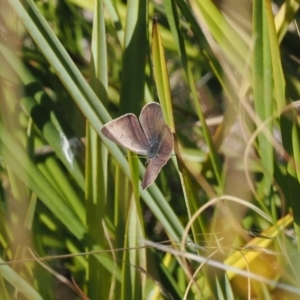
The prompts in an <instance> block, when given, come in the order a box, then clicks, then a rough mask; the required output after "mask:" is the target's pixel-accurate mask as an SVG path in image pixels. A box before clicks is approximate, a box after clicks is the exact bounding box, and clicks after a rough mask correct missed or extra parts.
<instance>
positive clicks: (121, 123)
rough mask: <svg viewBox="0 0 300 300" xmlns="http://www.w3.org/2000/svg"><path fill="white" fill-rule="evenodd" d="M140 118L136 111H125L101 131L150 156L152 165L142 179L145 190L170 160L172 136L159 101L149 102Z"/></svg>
mask: <svg viewBox="0 0 300 300" xmlns="http://www.w3.org/2000/svg"><path fill="white" fill-rule="evenodd" d="M139 120H140V122H139V121H138V119H137V117H136V116H135V115H134V114H126V115H124V116H121V117H119V118H117V119H115V120H112V121H110V122H108V123H106V124H105V125H104V126H103V127H102V128H101V132H102V133H103V134H104V135H105V136H106V137H107V138H108V139H110V140H111V141H113V142H115V143H116V144H118V145H120V146H123V147H125V148H127V149H128V150H130V151H132V152H135V153H137V154H140V155H145V156H147V158H148V161H149V164H148V166H147V169H146V173H145V176H144V178H143V182H142V188H143V189H146V188H147V187H148V186H149V185H151V184H152V183H153V182H154V180H155V179H156V177H157V176H158V174H159V172H160V170H161V168H162V167H163V166H164V165H165V164H166V163H167V161H168V160H169V159H170V156H171V153H172V149H173V135H172V132H171V130H170V128H169V126H168V125H167V124H166V123H165V121H164V118H163V114H162V110H161V107H160V105H159V104H158V103H155V102H153V103H149V104H146V105H145V106H144V107H143V109H142V111H141V114H140V118H139Z"/></svg>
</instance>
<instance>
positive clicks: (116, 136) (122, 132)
mask: <svg viewBox="0 0 300 300" xmlns="http://www.w3.org/2000/svg"><path fill="white" fill-rule="evenodd" d="M101 132H102V133H103V134H104V135H105V136H106V137H107V138H108V139H110V140H111V141H113V142H115V143H116V144H118V145H120V146H123V147H125V148H127V149H129V150H130V151H132V152H135V153H137V154H140V155H147V154H148V141H147V138H146V136H145V134H144V132H143V131H142V128H141V125H140V123H139V121H138V119H137V117H136V116H135V115H134V114H126V115H124V116H121V117H119V118H117V119H115V120H112V121H110V122H108V123H107V124H105V125H104V126H103V127H102V128H101Z"/></svg>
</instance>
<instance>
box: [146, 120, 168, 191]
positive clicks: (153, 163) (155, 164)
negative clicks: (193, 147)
mask: <svg viewBox="0 0 300 300" xmlns="http://www.w3.org/2000/svg"><path fill="white" fill-rule="evenodd" d="M162 136H163V139H162V143H161V145H160V148H159V152H158V155H157V156H155V157H154V158H153V159H151V160H150V163H149V165H148V166H147V169H146V173H145V175H144V178H143V182H142V188H143V189H146V188H147V187H148V186H149V185H151V184H152V183H153V182H154V180H155V179H156V178H157V176H158V174H159V172H160V170H161V168H162V167H163V166H164V165H165V164H166V163H167V161H168V160H169V159H170V156H171V153H172V150H173V135H172V132H171V130H170V128H169V127H168V126H167V125H166V124H164V127H163V129H162Z"/></svg>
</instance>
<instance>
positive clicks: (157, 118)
mask: <svg viewBox="0 0 300 300" xmlns="http://www.w3.org/2000/svg"><path fill="white" fill-rule="evenodd" d="M140 122H141V125H142V128H143V131H144V133H145V136H146V138H147V140H148V141H150V140H151V138H153V137H155V136H156V135H157V133H159V132H162V130H163V127H164V126H165V125H166V123H165V120H164V117H163V114H162V111H161V107H160V105H159V104H158V103H156V102H151V103H149V104H147V105H145V106H144V108H143V109H142V111H141V115H140ZM148 143H149V142H148Z"/></svg>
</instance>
